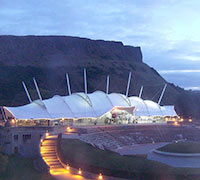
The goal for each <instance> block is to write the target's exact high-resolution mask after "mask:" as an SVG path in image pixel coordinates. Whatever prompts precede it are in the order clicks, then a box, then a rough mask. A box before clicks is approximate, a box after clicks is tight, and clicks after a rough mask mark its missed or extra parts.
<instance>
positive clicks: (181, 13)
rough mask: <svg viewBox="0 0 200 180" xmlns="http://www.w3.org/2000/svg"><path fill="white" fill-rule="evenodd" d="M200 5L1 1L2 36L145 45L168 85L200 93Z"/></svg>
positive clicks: (178, 0)
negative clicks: (62, 36)
mask: <svg viewBox="0 0 200 180" xmlns="http://www.w3.org/2000/svg"><path fill="white" fill-rule="evenodd" d="M199 7H200V1H199V0H58V1H55V0H14V1H13V0H0V35H69V36H80V37H87V38H91V39H104V40H115V41H122V42H123V43H124V44H125V45H133V46H141V48H142V52H143V59H144V62H145V63H147V64H149V65H150V66H152V67H154V68H155V69H156V70H157V71H159V72H160V73H161V75H162V76H163V77H164V78H166V79H167V80H168V81H169V82H173V83H174V84H176V85H179V86H181V87H184V88H187V89H200V10H199Z"/></svg>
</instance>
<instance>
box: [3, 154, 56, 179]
mask: <svg viewBox="0 0 200 180" xmlns="http://www.w3.org/2000/svg"><path fill="white" fill-rule="evenodd" d="M0 180H55V179H54V178H53V177H52V176H51V175H49V174H48V173H40V172H38V171H36V170H35V169H34V167H33V161H32V160H31V159H29V158H23V157H21V156H19V155H13V156H8V163H7V167H6V169H5V171H4V172H1V173H0Z"/></svg>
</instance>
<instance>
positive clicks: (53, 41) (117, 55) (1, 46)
mask: <svg viewBox="0 0 200 180" xmlns="http://www.w3.org/2000/svg"><path fill="white" fill-rule="evenodd" d="M101 59H104V60H107V61H112V60H115V61H134V62H142V53H141V50H140V47H132V46H124V45H123V44H122V43H121V42H113V41H103V40H97V41H94V40H90V39H85V38H76V37H68V36H24V37H17V36H0V61H1V62H3V63H4V64H5V65H21V66H28V65H30V66H36V67H59V66H63V65H64V66H71V65H75V66H76V65H77V63H84V62H86V61H93V60H97V61H98V60H101Z"/></svg>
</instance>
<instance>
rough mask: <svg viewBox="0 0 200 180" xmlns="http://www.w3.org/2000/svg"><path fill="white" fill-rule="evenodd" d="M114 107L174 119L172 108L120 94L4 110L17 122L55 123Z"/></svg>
mask: <svg viewBox="0 0 200 180" xmlns="http://www.w3.org/2000/svg"><path fill="white" fill-rule="evenodd" d="M113 107H135V109H136V110H135V116H162V115H163V116H167V115H173V116H175V115H176V112H175V111H174V108H173V106H162V108H161V107H160V106H159V105H158V104H157V103H155V102H153V101H150V100H142V99H141V98H139V97H135V96H132V97H129V98H127V97H126V96H124V95H123V94H119V93H111V94H105V93H104V92H102V91H95V92H93V93H90V94H85V93H74V94H72V95H69V96H58V95H56V96H54V97H52V98H50V99H46V100H43V101H40V100H37V101H34V102H32V103H30V104H27V105H24V106H19V107H4V108H5V110H6V111H8V112H10V114H13V116H14V117H15V118H17V119H41V118H45V119H55V118H63V117H65V118H84V117H100V116H102V115H103V114H105V113H106V112H108V111H110V110H111V109H113Z"/></svg>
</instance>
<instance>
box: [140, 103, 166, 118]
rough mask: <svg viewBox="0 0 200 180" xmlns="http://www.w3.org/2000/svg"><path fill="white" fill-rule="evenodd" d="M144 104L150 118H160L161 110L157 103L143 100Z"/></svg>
mask: <svg viewBox="0 0 200 180" xmlns="http://www.w3.org/2000/svg"><path fill="white" fill-rule="evenodd" d="M144 103H145V104H146V105H147V108H148V111H149V115H150V116H162V111H161V108H160V106H159V105H158V104H157V103H155V102H153V101H151V100H144Z"/></svg>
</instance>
